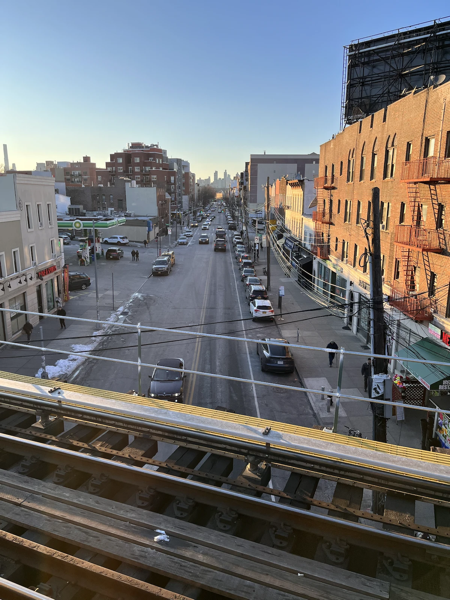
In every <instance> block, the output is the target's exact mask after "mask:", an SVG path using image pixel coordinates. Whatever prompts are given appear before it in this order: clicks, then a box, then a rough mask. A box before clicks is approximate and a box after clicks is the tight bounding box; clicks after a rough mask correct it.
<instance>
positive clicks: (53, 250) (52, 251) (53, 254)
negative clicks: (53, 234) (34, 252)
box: [50, 239, 56, 258]
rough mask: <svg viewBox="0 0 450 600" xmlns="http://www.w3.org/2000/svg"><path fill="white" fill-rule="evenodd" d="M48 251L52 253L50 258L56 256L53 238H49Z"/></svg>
mask: <svg viewBox="0 0 450 600" xmlns="http://www.w3.org/2000/svg"><path fill="white" fill-rule="evenodd" d="M50 251H51V253H52V258H55V257H56V248H55V240H54V239H51V240H50Z"/></svg>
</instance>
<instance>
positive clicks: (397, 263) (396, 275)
mask: <svg viewBox="0 0 450 600" xmlns="http://www.w3.org/2000/svg"><path fill="white" fill-rule="evenodd" d="M399 278H400V260H399V259H398V258H396V259H395V261H394V281H398V279H399Z"/></svg>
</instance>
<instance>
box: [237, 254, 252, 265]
mask: <svg viewBox="0 0 450 600" xmlns="http://www.w3.org/2000/svg"><path fill="white" fill-rule="evenodd" d="M243 260H250V254H247V253H246V252H240V253H239V254H238V257H237V261H238V263H241V262H242V261H243Z"/></svg>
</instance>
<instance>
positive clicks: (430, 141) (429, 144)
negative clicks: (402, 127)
mask: <svg viewBox="0 0 450 600" xmlns="http://www.w3.org/2000/svg"><path fill="white" fill-rule="evenodd" d="M431 156H434V135H433V136H431V137H427V138H425V144H424V147H423V157H424V158H430V157H431Z"/></svg>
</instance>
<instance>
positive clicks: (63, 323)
mask: <svg viewBox="0 0 450 600" xmlns="http://www.w3.org/2000/svg"><path fill="white" fill-rule="evenodd" d="M56 314H57V315H58V317H62V318H60V319H59V324H60V325H61V329H65V328H66V320H65V319H64V317H65V316H66V314H67V313H66V311H65V310H64V308H63V307H62V306H60V307H59V308H58V310H57V311H56Z"/></svg>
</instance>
